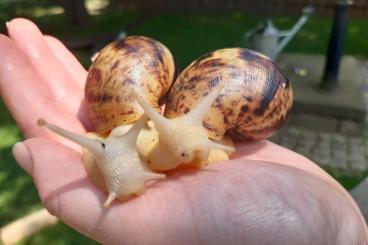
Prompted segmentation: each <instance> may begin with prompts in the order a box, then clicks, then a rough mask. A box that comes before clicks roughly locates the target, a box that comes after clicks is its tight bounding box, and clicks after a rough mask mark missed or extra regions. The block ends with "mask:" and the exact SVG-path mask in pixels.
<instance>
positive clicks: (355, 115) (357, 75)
mask: <svg viewBox="0 0 368 245" xmlns="http://www.w3.org/2000/svg"><path fill="white" fill-rule="evenodd" d="M277 64H278V65H279V67H280V69H281V70H282V71H283V72H284V73H285V74H286V76H287V77H289V79H290V80H292V81H293V90H294V105H293V113H297V114H314V115H319V116H326V117H333V118H338V119H346V120H353V121H355V122H358V123H362V122H364V120H365V118H366V115H367V108H366V104H367V102H366V101H365V95H366V94H368V87H367V83H368V80H367V77H368V61H367V60H363V59H360V58H356V57H353V56H344V57H343V58H342V60H341V64H340V67H341V68H340V74H339V82H338V83H339V87H338V88H337V89H336V90H335V91H333V92H332V93H326V92H321V91H319V90H318V84H319V83H320V81H321V79H322V75H323V68H324V65H325V56H324V55H308V54H282V55H281V56H280V57H279V59H278V60H277Z"/></svg>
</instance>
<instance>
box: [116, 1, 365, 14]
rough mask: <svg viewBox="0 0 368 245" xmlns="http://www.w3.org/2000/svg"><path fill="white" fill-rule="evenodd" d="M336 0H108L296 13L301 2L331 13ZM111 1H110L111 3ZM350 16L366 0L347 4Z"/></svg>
mask: <svg viewBox="0 0 368 245" xmlns="http://www.w3.org/2000/svg"><path fill="white" fill-rule="evenodd" d="M337 1H339V0H140V1H133V0H125V1H121V0H110V2H111V3H113V2H115V3H119V4H123V5H124V7H125V8H128V9H135V10H143V11H147V12H156V11H198V10H204V9H205V10H243V11H252V12H253V11H259V12H260V13H262V14H300V12H301V9H302V8H303V7H304V6H307V5H312V6H314V8H315V14H316V15H327V16H329V15H332V13H333V10H334V6H335V4H336V2H337ZM112 5H114V4H112ZM350 14H351V15H352V16H354V17H366V18H367V17H368V0H355V1H354V2H353V4H352V5H351V6H350Z"/></svg>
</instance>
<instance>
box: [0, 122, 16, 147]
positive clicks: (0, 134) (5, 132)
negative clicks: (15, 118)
mask: <svg viewBox="0 0 368 245" xmlns="http://www.w3.org/2000/svg"><path fill="white" fill-rule="evenodd" d="M0 139H1V140H0V149H4V148H7V147H10V146H12V145H14V144H15V143H17V142H18V141H19V140H20V131H19V129H18V127H17V126H16V125H14V124H10V125H7V126H1V127H0Z"/></svg>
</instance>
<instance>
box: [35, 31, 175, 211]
mask: <svg viewBox="0 0 368 245" xmlns="http://www.w3.org/2000/svg"><path fill="white" fill-rule="evenodd" d="M174 73H175V65H174V60H173V57H172V55H171V53H170V51H169V50H168V49H167V48H166V47H165V46H164V45H163V44H161V43H159V42H158V41H155V40H153V39H151V38H147V37H142V36H132V37H128V38H125V39H121V40H119V41H115V42H113V43H111V44H109V45H108V46H106V47H105V48H104V49H102V50H101V52H100V53H99V55H98V56H97V57H96V59H95V60H94V62H93V64H92V66H91V67H90V69H89V72H88V76H87V81H86V85H85V86H86V87H85V102H86V103H85V104H86V108H87V112H88V115H89V117H90V120H91V122H92V124H93V125H94V127H95V129H96V133H97V134H94V136H92V137H91V136H89V137H87V136H81V135H76V134H74V133H71V132H69V131H66V130H64V129H62V128H60V127H57V126H55V125H53V124H50V123H48V122H46V121H45V120H44V119H40V120H38V124H39V126H46V127H47V128H49V129H50V130H52V131H53V132H55V133H57V134H59V135H62V136H64V137H66V138H68V139H70V140H71V141H74V142H75V143H77V144H79V145H81V146H83V147H84V148H86V149H87V150H88V151H87V152H90V153H92V154H93V157H91V156H89V155H88V154H87V155H85V156H84V157H83V159H84V160H85V161H83V162H84V164H85V166H86V170H87V173H88V175H89V176H90V178H91V180H92V182H94V183H95V184H96V185H97V186H100V187H101V186H103V185H105V188H106V189H107V192H108V197H107V199H106V201H105V202H104V206H105V207H107V206H109V205H110V203H111V202H112V201H113V200H114V199H115V198H119V199H121V200H125V199H126V198H128V197H130V196H131V195H132V194H140V193H142V192H143V191H144V189H145V183H146V181H150V180H157V179H162V178H165V174H162V173H155V172H153V171H152V170H150V169H149V168H147V166H146V164H145V163H144V162H143V161H142V160H141V158H140V157H139V153H138V152H137V150H136V147H135V144H136V140H137V136H138V134H139V133H140V131H141V130H142V129H143V128H144V127H145V124H146V118H145V116H142V115H143V114H144V112H143V110H142V109H141V108H140V106H139V104H138V103H137V102H136V99H135V97H136V96H135V93H136V92H135V91H139V92H140V93H141V94H144V97H145V100H146V103H147V104H148V105H149V106H150V108H152V110H155V111H161V107H160V100H161V99H162V98H163V96H164V95H165V93H166V92H167V91H168V89H169V88H170V86H171V84H172V82H173V80H174V76H175V74H174ZM107 135H108V137H106V138H104V137H105V136H107ZM102 136H104V137H102ZM86 159H87V160H86ZM92 160H93V161H92ZM94 164H97V166H98V168H95V166H94ZM96 169H98V170H97V172H96ZM99 172H100V173H99ZM96 174H97V175H98V174H100V175H102V177H103V179H104V183H103V184H101V183H99V181H100V180H98V178H99V177H96V176H95V175H96Z"/></svg>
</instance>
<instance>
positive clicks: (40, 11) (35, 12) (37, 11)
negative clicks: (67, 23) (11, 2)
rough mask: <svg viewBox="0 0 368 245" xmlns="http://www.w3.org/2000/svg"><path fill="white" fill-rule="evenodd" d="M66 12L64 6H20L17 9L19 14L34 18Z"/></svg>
mask: <svg viewBox="0 0 368 245" xmlns="http://www.w3.org/2000/svg"><path fill="white" fill-rule="evenodd" d="M62 13H64V9H63V8H62V7H58V6H55V7H34V8H26V9H23V8H20V9H17V11H16V14H17V15H28V16H32V17H34V18H40V17H44V16H47V15H56V14H62Z"/></svg>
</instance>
